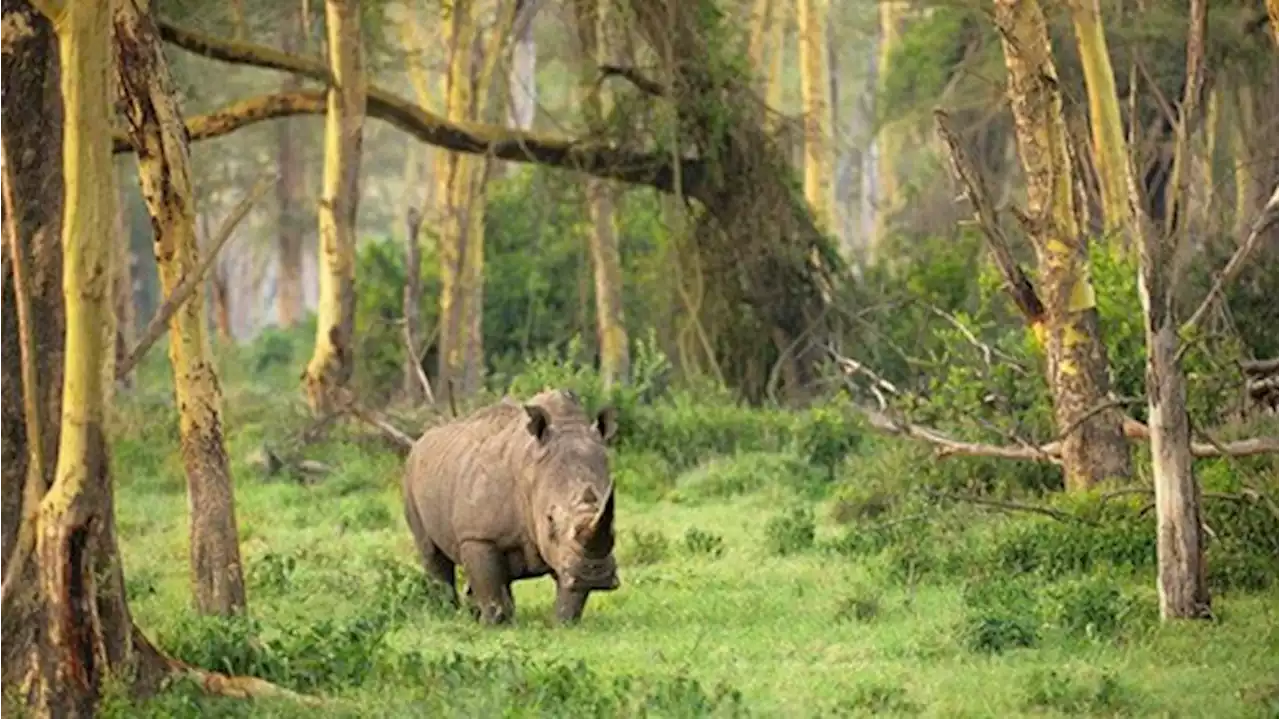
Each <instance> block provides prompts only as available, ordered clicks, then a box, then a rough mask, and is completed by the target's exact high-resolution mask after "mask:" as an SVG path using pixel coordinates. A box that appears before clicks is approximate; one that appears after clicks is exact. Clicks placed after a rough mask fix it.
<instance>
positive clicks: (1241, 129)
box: [1231, 81, 1258, 242]
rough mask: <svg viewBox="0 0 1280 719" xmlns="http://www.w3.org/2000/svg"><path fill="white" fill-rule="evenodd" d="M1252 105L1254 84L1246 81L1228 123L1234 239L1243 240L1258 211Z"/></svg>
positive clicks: (1243, 82) (1254, 124)
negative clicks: (1252, 149) (1233, 202)
mask: <svg viewBox="0 0 1280 719" xmlns="http://www.w3.org/2000/svg"><path fill="white" fill-rule="evenodd" d="M1254 118H1256V115H1254V107H1253V88H1252V87H1251V86H1249V82H1248V81H1242V82H1240V84H1239V86H1238V87H1236V88H1235V120H1234V122H1233V123H1231V164H1233V166H1234V169H1235V232H1234V233H1233V234H1234V237H1235V238H1236V242H1244V238H1245V237H1247V235H1248V230H1249V224H1251V223H1252V221H1253V216H1254V214H1256V212H1257V197H1258V180H1257V173H1256V170H1254V168H1253V157H1252V154H1251V151H1249V148H1251V146H1252V143H1253V142H1254V138H1256V137H1257V122H1256V119H1254Z"/></svg>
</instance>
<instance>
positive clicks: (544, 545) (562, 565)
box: [525, 395, 619, 622]
mask: <svg viewBox="0 0 1280 719" xmlns="http://www.w3.org/2000/svg"><path fill="white" fill-rule="evenodd" d="M569 399H571V400H576V398H573V397H572V396H571V395H570V396H569ZM576 404H577V403H576V401H573V402H571V403H570V405H569V406H568V407H563V408H562V407H558V406H556V405H555V404H554V403H552V404H549V405H545V406H544V405H542V404H528V405H525V412H526V413H527V414H528V415H529V423H528V430H529V433H530V434H531V435H532V436H533V437H534V439H535V440H536V448H535V450H534V458H533V461H532V465H533V466H532V467H531V468H530V470H531V471H532V473H533V476H532V480H533V481H532V485H533V492H532V497H531V499H532V502H531V504H532V510H533V529H534V534H535V537H536V543H537V546H538V552H539V554H541V555H542V558H543V560H544V561H546V562H547V564H548V565H549V566H550V567H551V571H552V573H553V574H554V575H555V577H556V586H557V590H556V617H557V618H558V619H560V620H561V621H565V622H573V621H576V620H577V619H578V618H580V617H581V616H582V610H583V607H584V606H585V605H586V602H587V596H588V595H589V594H590V593H591V592H593V591H598V592H608V591H613V590H614V589H617V588H618V586H619V582H618V567H617V563H616V562H615V561H614V558H613V515H614V491H613V482H612V481H611V479H610V477H609V461H608V455H607V453H606V445H607V444H608V442H609V441H610V440H612V439H613V437H614V435H615V434H616V433H617V414H616V412H615V410H614V409H613V408H605V409H603V410H601V411H600V412H599V413H598V414H597V415H596V417H595V418H594V419H593V420H592V421H591V422H587V421H585V420H586V417H585V416H584V415H583V413H582V412H581V409H580V408H579V407H577V406H576Z"/></svg>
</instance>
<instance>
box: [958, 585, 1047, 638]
mask: <svg viewBox="0 0 1280 719" xmlns="http://www.w3.org/2000/svg"><path fill="white" fill-rule="evenodd" d="M964 605H965V616H964V620H963V622H962V623H961V625H960V629H959V632H960V639H961V641H962V642H963V643H964V645H965V646H966V647H967V648H968V649H969V650H970V651H974V652H981V653H987V654H999V653H1002V652H1004V651H1007V650H1009V649H1016V648H1020V647H1032V646H1035V645H1036V643H1037V642H1039V641H1040V618H1039V606H1038V605H1037V602H1036V597H1035V594H1034V592H1033V591H1032V589H1031V588H1030V587H1029V586H1028V584H1027V582H1025V581H1019V580H1014V579H1008V578H1004V577H1000V578H992V579H986V580H982V581H979V582H974V583H971V584H969V585H968V586H967V587H965V592H964Z"/></svg>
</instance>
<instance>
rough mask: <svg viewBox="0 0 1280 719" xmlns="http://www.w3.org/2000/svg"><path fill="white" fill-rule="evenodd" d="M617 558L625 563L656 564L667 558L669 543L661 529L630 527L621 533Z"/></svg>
mask: <svg viewBox="0 0 1280 719" xmlns="http://www.w3.org/2000/svg"><path fill="white" fill-rule="evenodd" d="M620 544H621V546H620V547H619V548H618V559H619V560H621V561H623V562H624V563H626V564H639V565H643V564H657V563H658V562H661V561H662V560H664V559H666V558H667V554H668V550H669V548H670V543H669V542H668V541H667V535H665V534H663V533H662V532H661V530H657V529H655V530H652V531H645V530H641V529H632V530H630V531H629V532H627V533H626V534H625V535H623V541H622V542H620Z"/></svg>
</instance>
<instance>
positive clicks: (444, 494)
mask: <svg viewBox="0 0 1280 719" xmlns="http://www.w3.org/2000/svg"><path fill="white" fill-rule="evenodd" d="M616 432H617V413H616V411H615V410H614V409H613V408H612V407H606V408H605V409H602V410H601V411H600V412H599V413H598V414H597V415H596V416H595V417H594V418H588V416H587V414H586V412H585V410H584V409H583V407H582V404H581V403H580V401H579V400H578V398H577V396H576V395H574V394H573V393H572V392H569V391H565V390H548V391H544V392H542V393H540V394H538V395H535V396H534V397H532V398H531V399H529V400H528V401H527V402H525V403H523V404H521V403H520V402H517V401H516V400H514V399H512V398H510V397H504V398H503V399H502V401H500V402H498V403H496V404H492V405H489V406H487V407H484V408H482V409H480V410H477V411H476V412H474V413H473V414H471V415H469V416H466V417H464V418H462V419H459V420H456V421H454V422H450V423H448V424H444V425H441V426H438V427H434V428H432V429H430V430H428V431H427V432H426V433H425V434H423V435H422V437H421V438H420V439H419V440H418V441H417V442H416V443H415V444H414V446H413V449H412V450H410V452H409V458H408V460H407V462H406V468H405V475H404V505H405V519H406V521H407V522H408V524H409V529H410V530H411V531H412V532H413V538H414V542H415V543H416V544H417V547H418V552H419V553H420V554H421V556H422V563H423V565H424V567H425V569H426V573H427V575H428V577H430V578H431V579H434V580H438V581H440V582H443V583H444V584H445V585H446V586H447V587H448V592H449V597H450V599H451V601H452V602H453V603H454V605H455V606H457V604H458V593H457V587H456V584H455V582H456V576H455V568H456V566H457V565H458V564H461V565H462V566H463V567H464V568H465V569H466V574H467V595H468V597H469V598H470V601H471V605H472V606H471V609H472V612H473V614H478V615H479V618H480V619H481V621H483V622H485V623H488V624H501V623H503V622H506V621H509V620H511V619H512V618H513V616H514V614H515V602H514V600H513V599H512V596H511V582H513V581H515V580H518V579H528V578H532V577H541V576H544V575H547V574H550V575H551V576H552V577H553V578H554V579H555V582H556V604H555V613H556V617H557V619H558V620H560V621H561V622H576V621H577V620H578V619H579V618H580V617H581V616H582V610H583V607H584V606H585V605H586V602H587V597H588V595H589V594H590V593H591V592H593V591H601V592H607V591H613V590H615V589H617V588H618V586H619V581H618V568H617V563H616V561H615V560H614V557H613V514H614V488H613V482H612V481H611V479H610V476H609V462H608V457H607V455H606V451H605V449H606V444H607V443H609V442H610V441H611V440H612V439H613V437H614V435H615V434H616Z"/></svg>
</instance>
